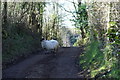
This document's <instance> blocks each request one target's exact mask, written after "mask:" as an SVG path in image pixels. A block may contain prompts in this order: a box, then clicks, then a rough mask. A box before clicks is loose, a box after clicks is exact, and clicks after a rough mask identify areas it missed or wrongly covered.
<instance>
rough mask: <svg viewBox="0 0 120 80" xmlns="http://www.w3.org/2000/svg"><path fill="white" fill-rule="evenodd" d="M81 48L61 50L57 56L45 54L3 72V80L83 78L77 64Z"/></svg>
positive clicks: (39, 54) (64, 48)
mask: <svg viewBox="0 0 120 80" xmlns="http://www.w3.org/2000/svg"><path fill="white" fill-rule="evenodd" d="M81 53H82V48H79V47H63V48H60V49H59V51H58V52H57V54H56V55H54V54H53V53H47V54H45V52H42V53H38V54H37V55H35V56H33V57H30V58H28V59H25V60H24V61H22V62H20V63H18V64H16V65H13V66H11V67H10V68H8V69H5V70H3V78H81V77H82V76H79V75H78V73H79V67H78V65H77V64H76V62H77V60H78V56H79V55H80V54H81Z"/></svg>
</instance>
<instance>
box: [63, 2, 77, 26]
mask: <svg viewBox="0 0 120 80" xmlns="http://www.w3.org/2000/svg"><path fill="white" fill-rule="evenodd" d="M70 1H73V0H69V1H67V0H64V1H63V2H61V3H62V4H64V6H63V7H64V8H65V9H66V10H68V11H74V10H75V9H74V6H73V4H72V3H71V2H70ZM74 1H77V0H74ZM63 11H64V13H65V14H67V16H66V17H64V19H65V21H64V24H65V26H66V27H68V28H74V25H73V24H74V22H73V21H70V19H73V17H72V13H69V12H66V11H65V10H63Z"/></svg>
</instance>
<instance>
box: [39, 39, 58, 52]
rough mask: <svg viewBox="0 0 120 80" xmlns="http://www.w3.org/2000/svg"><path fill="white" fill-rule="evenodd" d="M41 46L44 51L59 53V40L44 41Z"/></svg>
mask: <svg viewBox="0 0 120 80" xmlns="http://www.w3.org/2000/svg"><path fill="white" fill-rule="evenodd" d="M41 46H42V48H43V49H46V50H48V51H54V52H57V51H58V47H59V43H58V41H57V40H53V39H52V40H42V42H41Z"/></svg>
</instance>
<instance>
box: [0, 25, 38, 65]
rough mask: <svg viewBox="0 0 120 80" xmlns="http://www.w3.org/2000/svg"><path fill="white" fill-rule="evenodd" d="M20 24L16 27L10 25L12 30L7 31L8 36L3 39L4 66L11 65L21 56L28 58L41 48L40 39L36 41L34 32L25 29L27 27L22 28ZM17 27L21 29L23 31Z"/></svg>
mask: <svg viewBox="0 0 120 80" xmlns="http://www.w3.org/2000/svg"><path fill="white" fill-rule="evenodd" d="M19 24H21V23H19ZM19 24H15V25H16V26H12V25H10V26H12V28H11V29H10V30H5V31H6V32H7V34H8V36H7V37H3V41H2V42H3V45H2V47H3V50H2V53H3V54H2V56H3V57H2V58H3V60H2V61H3V64H4V63H5V64H6V63H10V62H11V61H14V60H15V59H17V58H19V57H20V56H27V55H29V54H30V53H32V52H33V51H36V50H37V49H39V48H40V41H39V39H38V40H36V39H35V38H34V37H33V36H32V35H31V33H32V32H29V30H28V29H25V27H22V26H20V25H19ZM13 25H14V24H13ZM17 26H19V27H21V29H19V28H18V27H17ZM34 36H36V35H34ZM36 37H37V36H36Z"/></svg>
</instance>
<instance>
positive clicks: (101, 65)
mask: <svg viewBox="0 0 120 80" xmlns="http://www.w3.org/2000/svg"><path fill="white" fill-rule="evenodd" d="M100 44H101V42H99V41H97V40H91V42H90V43H89V44H87V45H86V47H85V50H84V53H83V54H82V55H81V56H80V65H82V68H83V70H87V71H88V73H89V74H88V76H90V77H91V78H96V79H98V78H119V75H118V71H119V70H118V68H117V63H118V61H117V58H116V56H115V55H114V54H113V49H112V45H109V44H106V46H105V47H104V49H101V48H100ZM85 76H86V75H85Z"/></svg>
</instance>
